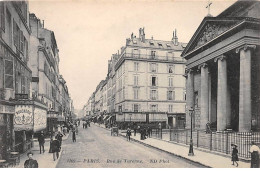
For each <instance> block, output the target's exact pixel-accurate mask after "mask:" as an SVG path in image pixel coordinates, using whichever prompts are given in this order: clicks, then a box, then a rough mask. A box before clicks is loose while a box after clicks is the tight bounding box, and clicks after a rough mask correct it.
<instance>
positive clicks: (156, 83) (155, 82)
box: [151, 76, 158, 86]
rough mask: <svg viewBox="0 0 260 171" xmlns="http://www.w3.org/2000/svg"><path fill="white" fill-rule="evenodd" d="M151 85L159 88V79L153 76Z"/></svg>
mask: <svg viewBox="0 0 260 171" xmlns="http://www.w3.org/2000/svg"><path fill="white" fill-rule="evenodd" d="M151 85H152V86H158V80H157V77H155V76H153V77H152V78H151Z"/></svg>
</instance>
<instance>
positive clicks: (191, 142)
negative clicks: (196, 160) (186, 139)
mask: <svg viewBox="0 0 260 171" xmlns="http://www.w3.org/2000/svg"><path fill="white" fill-rule="evenodd" d="M193 112H194V109H193V107H191V108H190V109H189V115H190V149H189V154H188V155H189V156H194V152H193V140H192V115H193Z"/></svg>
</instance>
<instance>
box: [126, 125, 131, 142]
mask: <svg viewBox="0 0 260 171" xmlns="http://www.w3.org/2000/svg"><path fill="white" fill-rule="evenodd" d="M131 135H132V133H131V129H130V128H127V130H126V137H127V140H128V141H130V137H131Z"/></svg>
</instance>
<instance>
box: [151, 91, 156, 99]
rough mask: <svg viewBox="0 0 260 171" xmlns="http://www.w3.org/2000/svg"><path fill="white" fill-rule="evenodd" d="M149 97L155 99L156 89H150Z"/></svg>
mask: <svg viewBox="0 0 260 171" xmlns="http://www.w3.org/2000/svg"><path fill="white" fill-rule="evenodd" d="M151 99H152V100H156V99H157V91H156V90H151Z"/></svg>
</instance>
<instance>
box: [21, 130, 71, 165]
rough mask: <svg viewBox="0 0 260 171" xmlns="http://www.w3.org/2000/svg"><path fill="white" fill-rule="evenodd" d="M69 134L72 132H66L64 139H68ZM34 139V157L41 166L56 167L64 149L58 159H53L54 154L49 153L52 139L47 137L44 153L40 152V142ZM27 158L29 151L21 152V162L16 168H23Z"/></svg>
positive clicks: (32, 150)
mask: <svg viewBox="0 0 260 171" xmlns="http://www.w3.org/2000/svg"><path fill="white" fill-rule="evenodd" d="M69 134H70V133H68V134H66V136H63V138H62V141H65V140H67V139H68V137H69ZM33 141H34V147H33V148H32V149H31V152H32V153H33V158H34V159H35V160H37V162H38V164H39V168H55V167H56V165H57V164H58V162H59V159H60V158H61V155H62V149H61V151H60V156H59V158H58V160H55V161H53V154H52V153H49V149H50V139H49V138H47V139H45V144H44V149H45V153H42V154H40V148H39V143H38V141H37V139H34V140H33ZM28 152H29V151H28ZM27 159H28V157H27V152H26V153H23V154H21V156H20V163H19V165H16V168H23V167H24V162H25V160H27Z"/></svg>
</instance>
